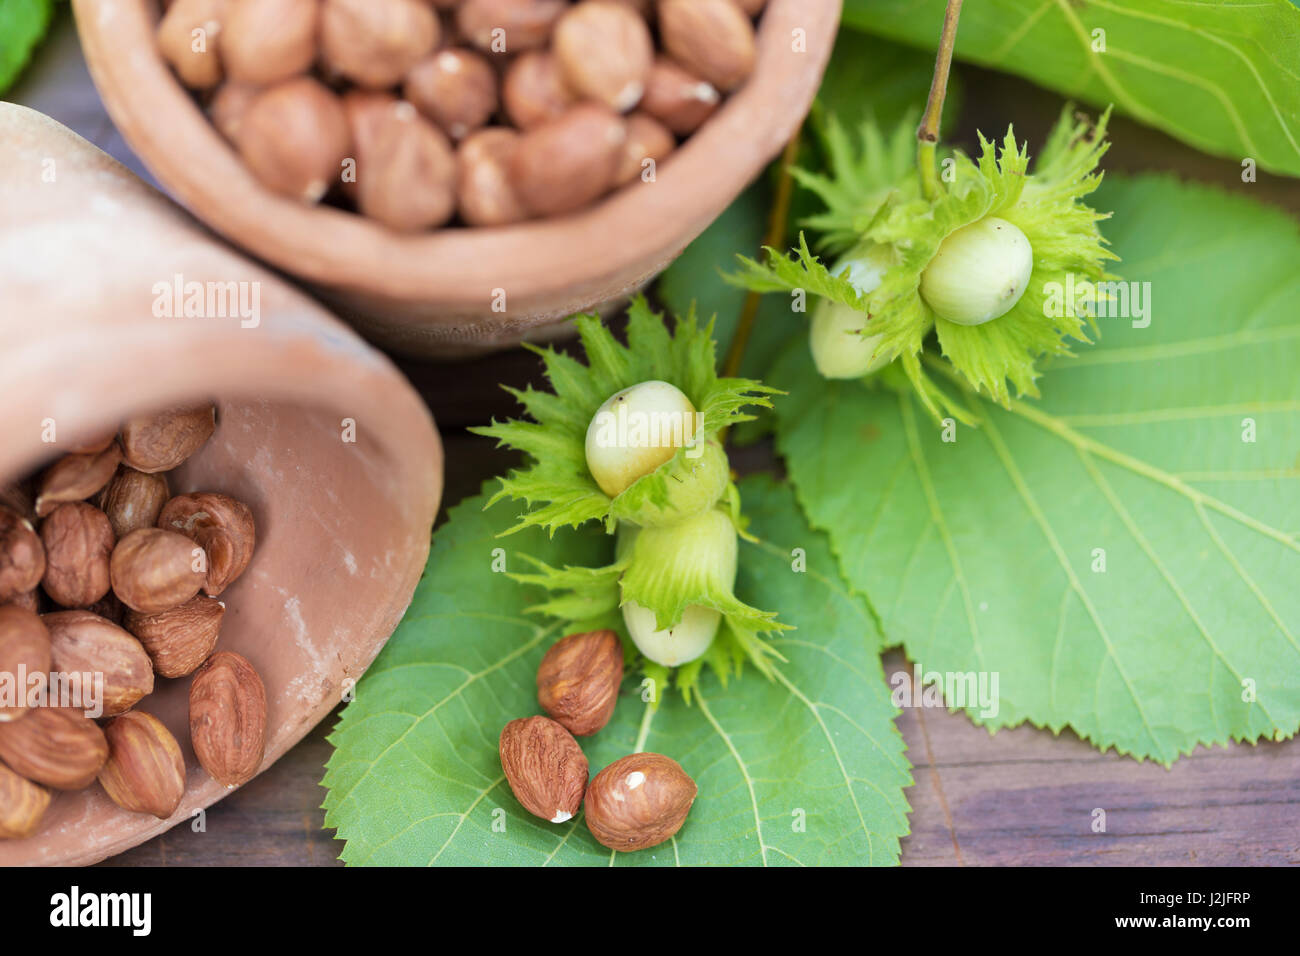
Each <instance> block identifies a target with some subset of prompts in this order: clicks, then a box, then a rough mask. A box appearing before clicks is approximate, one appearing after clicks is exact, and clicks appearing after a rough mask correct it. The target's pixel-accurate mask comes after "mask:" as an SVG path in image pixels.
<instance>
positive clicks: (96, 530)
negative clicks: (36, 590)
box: [41, 501, 117, 607]
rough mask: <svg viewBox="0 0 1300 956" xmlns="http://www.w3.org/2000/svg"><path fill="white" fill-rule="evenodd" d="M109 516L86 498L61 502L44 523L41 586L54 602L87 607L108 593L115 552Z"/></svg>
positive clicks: (68, 605) (42, 530) (42, 526)
mask: <svg viewBox="0 0 1300 956" xmlns="http://www.w3.org/2000/svg"><path fill="white" fill-rule="evenodd" d="M116 540H117V539H116V538H115V537H114V536H113V526H112V525H111V524H110V523H109V520H108V516H107V515H105V514H104V512H102V511H100V510H99V509H98V508H96V507H94V506H93V505H88V504H86V503H85V502H84V501H71V502H68V503H67V504H62V505H59V506H58V507H57V508H55V509H54V510H53V511H52V512H50V515H49V517H47V518H46V519H45V521H43V522H42V523H41V544H42V545H44V546H45V576H44V577H43V578H42V579H41V587H43V588H44V589H45V593H46V594H48V595H49V596H50V600H52V601H53V602H54V603H55V604H58V605H60V606H62V607H86V606H88V605H91V604H94V603H95V602H96V601H98V600H99V599H100V598H102V597H103V596H104V595H105V594H107V593H108V585H109V580H108V559H109V555H111V554H112V553H113V544H114V542H116Z"/></svg>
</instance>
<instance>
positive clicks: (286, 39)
mask: <svg viewBox="0 0 1300 956" xmlns="http://www.w3.org/2000/svg"><path fill="white" fill-rule="evenodd" d="M319 14H320V4H319V3H318V2H317V0H230V5H229V7H228V8H227V10H226V16H225V20H224V22H223V24H222V30H221V64H222V66H224V67H225V70H226V75H227V76H228V77H230V79H231V80H232V81H234V82H236V83H247V84H250V85H253V86H269V85H270V84H272V83H278V82H280V81H281V80H287V79H288V78H289V77H291V76H295V75H296V74H298V73H306V72H307V71H308V70H309V69H311V65H312V61H313V60H315V59H316V27H317V23H318V22H319V19H320V17H319Z"/></svg>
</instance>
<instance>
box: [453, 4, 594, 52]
mask: <svg viewBox="0 0 1300 956" xmlns="http://www.w3.org/2000/svg"><path fill="white" fill-rule="evenodd" d="M568 8H569V2H568V0H465V2H464V3H462V4H461V5H460V7H458V8H457V10H456V27H457V29H458V30H459V31H460V34H461V36H463V37H465V39H466V40H467V41H468V42H470V43H472V44H474V46H476V47H478V48H479V49H480V50H483V51H484V52H487V53H522V52H523V51H525V50H535V49H537V48H538V47H542V46H545V45H546V41H547V40H549V39H550V37H551V30H552V29H553V28H554V26H555V21H556V20H558V19H559V18H560V16H561V15H562V14H563V13H564V12H565V11H566V10H567V9H568Z"/></svg>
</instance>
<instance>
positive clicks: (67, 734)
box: [0, 707, 108, 790]
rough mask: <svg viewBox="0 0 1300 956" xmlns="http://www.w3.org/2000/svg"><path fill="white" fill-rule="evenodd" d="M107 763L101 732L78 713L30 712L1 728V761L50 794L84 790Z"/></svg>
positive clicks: (62, 710)
mask: <svg viewBox="0 0 1300 956" xmlns="http://www.w3.org/2000/svg"><path fill="white" fill-rule="evenodd" d="M107 759H108V741H107V740H105V739H104V732H103V731H102V730H100V729H99V725H98V724H96V723H95V722H94V721H93V720H91V719H90V718H89V717H87V716H86V715H85V714H83V713H82V712H81V711H79V710H73V709H70V708H67V707H34V708H32V709H31V710H30V711H28V712H27V713H26V714H24V715H23V717H22V719H21V720H12V721H9V722H8V723H3V724H0V760H3V761H4V762H5V763H6V764H8V765H9V768H10V769H11V770H13V771H14V772H16V773H18V774H19V775H20V776H23V777H26V778H27V779H28V780H31V781H32V782H34V783H39V784H44V785H45V786H47V787H53V788H54V789H55V790H84V789H85V788H86V787H88V786H90V785H91V784H92V783H94V782H95V776H96V775H97V774H98V773H99V768H100V767H102V766H104V761H105V760H107Z"/></svg>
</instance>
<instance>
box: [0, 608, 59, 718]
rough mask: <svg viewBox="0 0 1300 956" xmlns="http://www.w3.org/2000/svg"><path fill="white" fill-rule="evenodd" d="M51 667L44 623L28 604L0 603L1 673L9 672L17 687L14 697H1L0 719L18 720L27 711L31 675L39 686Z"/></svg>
mask: <svg viewBox="0 0 1300 956" xmlns="http://www.w3.org/2000/svg"><path fill="white" fill-rule="evenodd" d="M49 670H50V632H49V629H48V628H46V626H45V623H44V622H43V621H42V620H41V619H40V618H39V617H38V616H37V615H36V614H35V613H34V612H32V611H29V610H27V609H26V608H21V607H18V606H17V605H14V604H0V674H4V675H9V676H8V679H9V680H11V681H13V691H14V695H13V698H12V700H11V701H7V700H4V699H0V722H3V721H9V720H16V719H18V718H19V717H21V716H22V715H23V714H24V713H25V712H26V711H27V694H28V691H29V690H30V689H31V686H32V684H31V679H32V678H35V679H36V680H37V683H38V687H39V685H40V684H41V683H43V682H44V680H45V675H47V674H48V673H49ZM23 674H25V675H27V677H26V679H25V680H24V679H23V678H22V677H21V676H20V675H23Z"/></svg>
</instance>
